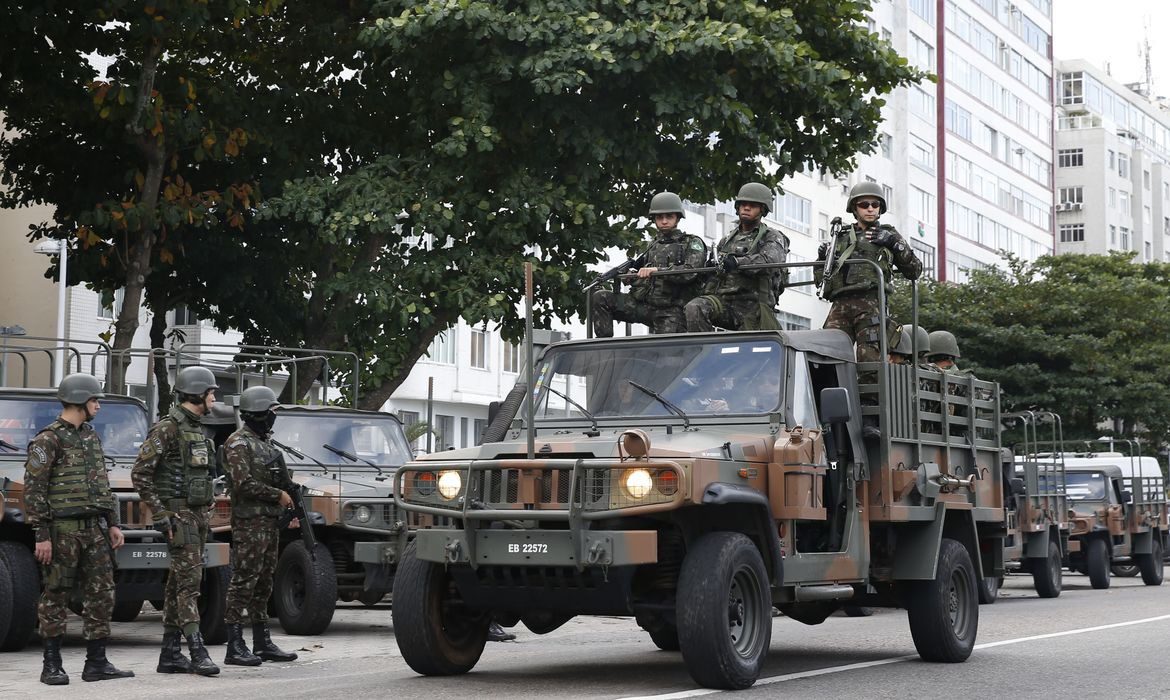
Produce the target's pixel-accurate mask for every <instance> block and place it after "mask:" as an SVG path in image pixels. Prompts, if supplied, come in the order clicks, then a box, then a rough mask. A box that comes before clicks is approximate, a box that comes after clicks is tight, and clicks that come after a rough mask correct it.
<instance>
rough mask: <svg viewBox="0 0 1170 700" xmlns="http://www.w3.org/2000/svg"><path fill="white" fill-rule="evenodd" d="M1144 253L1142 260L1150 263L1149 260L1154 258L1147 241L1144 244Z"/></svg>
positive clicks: (1152, 250)
mask: <svg viewBox="0 0 1170 700" xmlns="http://www.w3.org/2000/svg"><path fill="white" fill-rule="evenodd" d="M1145 252H1146V256H1145V257H1144V258H1143V260H1145V262H1150V260H1152V259H1153V257H1154V249H1153V248H1151V247H1150V242H1149V241H1146V242H1145Z"/></svg>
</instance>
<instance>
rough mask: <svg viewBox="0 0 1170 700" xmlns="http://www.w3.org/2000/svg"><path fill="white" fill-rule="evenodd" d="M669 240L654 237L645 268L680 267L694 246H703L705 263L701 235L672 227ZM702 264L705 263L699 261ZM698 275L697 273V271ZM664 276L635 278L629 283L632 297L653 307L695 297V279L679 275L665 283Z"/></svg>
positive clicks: (704, 255)
mask: <svg viewBox="0 0 1170 700" xmlns="http://www.w3.org/2000/svg"><path fill="white" fill-rule="evenodd" d="M670 236H671V238H670V239H669V240H663V239H661V238H655V239H654V240H653V241H651V243H650V247H649V248H647V249H646V259H645V262H644V263H643V267H656V268H658V269H660V270H666V269H670V268H681V267H682V266H684V265H685V264H686V262H687V255H688V253H689V251H690V250H691V247H692V246H693V245H697V246H698V247H699V248H701V249H702V256H701V257H702V258H703V262H705V261H706V258H707V245H706V244H705V243H703V239H701V238H699V237H698V236H692V235H690V234H688V233H683V232H682V231H680V230H679V229H673V230H672V231H671V234H670ZM700 265H702V262H700ZM696 274H698V273H696ZM664 279H665V278H662V277H650V278H648V279H638V280H634V281H633V282H632V284H631V285H630V297H631V298H632V299H634V300H635V301H638V302H641V303H649V304H651V305H652V306H672V305H675V304H678V303H679V302H680V301H681V302H684V303H685V302H687V301H689V300H690V299H691V298H692V297H694V296H695V291H696V290H695V280H691V282H690V283H683V282H682V281H681V280H680V278H677V277H676V278H674V279H672V280H671V284H670V285H667V283H666V282H664V281H663V280H664Z"/></svg>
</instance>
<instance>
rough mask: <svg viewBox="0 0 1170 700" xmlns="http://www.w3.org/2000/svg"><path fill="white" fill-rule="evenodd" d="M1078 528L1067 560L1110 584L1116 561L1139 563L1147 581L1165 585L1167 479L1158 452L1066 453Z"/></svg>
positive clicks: (1096, 582)
mask: <svg viewBox="0 0 1170 700" xmlns="http://www.w3.org/2000/svg"><path fill="white" fill-rule="evenodd" d="M1064 462H1065V468H1066V470H1067V472H1068V474H1067V478H1068V488H1067V490H1068V500H1069V505H1070V507H1071V510H1072V512H1071V513H1070V516H1069V517H1070V520H1071V523H1072V529H1071V531H1070V533H1069V549H1068V556H1067V558H1066V562H1065V564H1066V565H1067V566H1068V567H1069V568H1071V569H1073V570H1075V571H1079V572H1080V573H1082V574H1086V575H1088V577H1089V583H1090V585H1092V587H1093V588H1097V589H1104V588H1109V586H1110V583H1111V580H1112V567H1113V566H1115V565H1121V564H1135V565H1136V566H1137V567H1138V570H1139V572H1140V573H1141V577H1142V582H1143V583H1145V584H1146V585H1147V586H1160V585H1162V571H1163V566H1164V562H1163V554H1164V552H1165V551H1166V546H1167V531H1168V526H1167V511H1166V485H1165V479H1164V478H1163V476H1162V471H1161V469H1160V468H1159V467H1158V464H1157V461H1156V460H1154V459H1153V458H1152V457H1140V456H1137V455H1129V456H1127V455H1123V454H1121V453H1120V452H1096V453H1080V454H1077V455H1076V456H1070V457H1066V458H1065V460H1064Z"/></svg>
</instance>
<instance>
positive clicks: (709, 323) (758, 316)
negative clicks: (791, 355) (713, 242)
mask: <svg viewBox="0 0 1170 700" xmlns="http://www.w3.org/2000/svg"><path fill="white" fill-rule="evenodd" d="M716 251H717V252H718V254H719V258H720V259H724V258H726V257H728V256H734V257H735V259H736V261H737V262H738V263H739V264H740V265H755V264H760V263H782V262H784V261H785V260H786V259H787V258H788V237H787V236H785V235H784V234H783V233H781V232H779V231H777V230H776V229H773V228H770V227H769V226H768V225H767V224H765V223H764V222H763V221H760V222H759V223H758V224H757V225H756V226H755V228H752V229H751V230H748V231H745V230H743V227H742V226H736V227H735V230H734V231H732V232H731V233H730V234H728V235H727V236H725V237H724V238H723V240H722V241H720V242H719V245H718V246H716ZM787 273H788V271H787V270H782V269H777V270H750V271H749V270H738V269H736V270H731V271H729V270H720V271H719V272H717V273H716V274H715V275H714V276H712V277H711V278H710V279H709V280H708V281H707V284H706V286H705V287H704V289H703V292H704V294H703V296H700V297H697V298H695V299H692V300H691V301H690V302H689V303H688V304H687V305H686V309H685V313H686V319H687V330H688V331H692V332H696V331H713V330H715V326H719V327H720V328H726V329H728V330H756V329H767V330H778V329H779V328H780V324H779V322H777V320H776V314H775V307H776V299H777V298H778V297H779V295H780V293H781V292H783V291H784V284H785V283H786V282H787V280H788V274H787Z"/></svg>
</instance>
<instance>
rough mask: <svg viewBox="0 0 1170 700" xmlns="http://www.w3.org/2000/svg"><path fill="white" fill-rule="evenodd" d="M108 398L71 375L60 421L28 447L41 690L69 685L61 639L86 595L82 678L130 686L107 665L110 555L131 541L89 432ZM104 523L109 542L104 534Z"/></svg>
mask: <svg viewBox="0 0 1170 700" xmlns="http://www.w3.org/2000/svg"><path fill="white" fill-rule="evenodd" d="M102 398H105V394H103V393H102V386H101V384H100V383H99V382H98V380H97V379H95V378H93V377H91V376H89V375H88V374H71V375H69V376H68V377H65V378H64V379H62V380H61V384H60V385H59V386H58V387H57V399H58V400H59V401H60V402H61V415H60V416H59V417H58V418H57V420H55V421H53V422H52V423H50V424H49V425H48V427H45V428H43V429H41V431H40V432H39V433H37V434H36V436H35V437H34V438H33V439H32V442H30V443H29V445H28V461H27V462H26V463H25V467H24V469H25V472H24V483H25V487H24V488H25V491H24V499H25V516H26V517H27V518H28V525H29V527H31V528H32V530H33V532H34V533H35V536H36V546H35V547H34V550H33V554H34V556H35V557H36V560H37V561H38V562H40V564H41V580H42V581H43V583H44V590H43V591H42V592H41V599H40V602H39V604H38V605H37V620H38V621H39V623H40V626H41V637H42V639H44V645H45V651H44V666H43V669H42V671H41V683H44V684H45V685H68V684H69V676H68V674H66V673H65V669H63V668H62V667H61V637H62V636H63V635H64V634H65V616H66V612H67V606H68V605H69V599H70V597H71V596H72V595H73V592H74V591H75V590H80V591H81V606H82V618H83V619H84V628H83V630H82V636H83V637H85V639H86V642H87V644H86V654H85V668H84V669H83V670H82V673H81V678H82V680H86V681H104V680H110V679H113V678H129V677H132V676H133V675H134V672H133V671H119V670H118V669H116V668H114V666H113V664H111V663H110V662H109V661H108V660H107V659H106V640H107V639H108V638H109V636H110V616H111V615H112V614H113V612H114V567H113V562H112V561H111V556H112V555H111V553H110V548H111V547H112V548H114V549H118V548H119V547H121V546H122V543H123V542H124V538H123V536H122V530H121V528H120V527H119V524H120V522H119V519H118V501H117V499H116V498H114V494H113V492H111V491H110V480H109V476H108V475H107V474H106V464H105V457H104V455H103V453H102V441H101V439H100V438H99V437H98V434H97V431H95V430H94V429H93V426H92V425H90V424H89V421H91V420H93V418H94V416H96V415H97V413H98V411H99V410H100V409H101V402H100V399H102ZM102 521H104V523H105V527H107V528H108V529H109V540H108V541H107V540H106V536H105V535H104V534H103V533H102V529H101V528H102Z"/></svg>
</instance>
